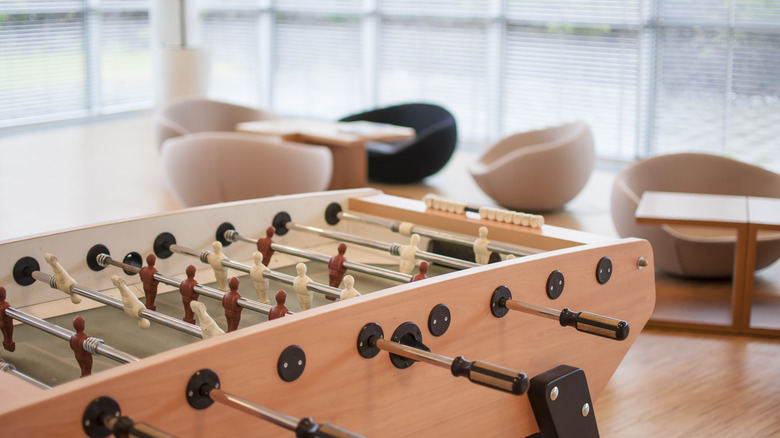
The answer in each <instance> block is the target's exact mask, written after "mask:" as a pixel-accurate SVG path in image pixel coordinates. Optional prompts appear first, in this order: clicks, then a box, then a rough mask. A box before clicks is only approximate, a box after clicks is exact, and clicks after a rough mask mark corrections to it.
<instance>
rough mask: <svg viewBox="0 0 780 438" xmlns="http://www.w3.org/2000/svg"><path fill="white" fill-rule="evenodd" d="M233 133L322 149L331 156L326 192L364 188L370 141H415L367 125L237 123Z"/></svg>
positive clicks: (404, 133) (397, 130) (396, 130)
mask: <svg viewBox="0 0 780 438" xmlns="http://www.w3.org/2000/svg"><path fill="white" fill-rule="evenodd" d="M236 131H239V132H246V133H250V134H262V135H273V136H278V137H281V138H282V139H284V140H287V141H294V142H298V143H308V144H316V145H323V146H327V147H328V148H330V150H331V152H332V153H333V178H332V179H331V184H330V187H329V189H331V190H333V189H347V188H358V187H365V186H366V184H367V182H368V155H367V153H366V148H365V144H366V142H369V141H399V140H406V139H410V138H414V136H415V131H414V129H412V128H407V127H404V126H395V125H388V124H384V123H373V122H366V121H356V122H329V121H321V120H307V119H276V120H262V121H256V122H244V123H239V124H238V125H237V126H236Z"/></svg>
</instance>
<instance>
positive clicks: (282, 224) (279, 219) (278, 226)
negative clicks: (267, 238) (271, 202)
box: [272, 211, 292, 236]
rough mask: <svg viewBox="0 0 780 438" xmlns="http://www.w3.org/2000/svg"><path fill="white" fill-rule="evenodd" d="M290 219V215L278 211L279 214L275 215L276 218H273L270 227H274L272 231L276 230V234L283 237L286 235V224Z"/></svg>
mask: <svg viewBox="0 0 780 438" xmlns="http://www.w3.org/2000/svg"><path fill="white" fill-rule="evenodd" d="M291 220H292V219H291V218H290V215H289V214H287V212H286V211H280V212H279V213H276V216H274V221H273V223H272V225H273V226H274V230H276V234H278V235H280V236H284V235H285V234H287V232H288V231H290V230H288V229H287V223H288V222H290V221H291Z"/></svg>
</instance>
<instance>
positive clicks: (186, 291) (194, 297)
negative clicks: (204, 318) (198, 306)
mask: <svg viewBox="0 0 780 438" xmlns="http://www.w3.org/2000/svg"><path fill="white" fill-rule="evenodd" d="M184 272H186V273H187V278H186V279H184V280H182V282H181V284H179V292H180V293H181V302H182V303H183V304H184V318H182V320H183V321H184V322H188V323H190V324H195V313H194V312H193V311H192V308H191V307H190V302H191V301H198V297H199V295H198V293H197V292H195V286H197V285H198V282H197V281H196V280H195V266H192V265H189V266H187V269H186V270H185V271H184Z"/></svg>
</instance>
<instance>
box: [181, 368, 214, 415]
mask: <svg viewBox="0 0 780 438" xmlns="http://www.w3.org/2000/svg"><path fill="white" fill-rule="evenodd" d="M215 388H216V389H219V376H217V373H215V372H214V371H211V370H209V369H202V370H200V371H198V372H197V373H195V374H193V375H192V377H190V381H189V382H187V389H186V392H185V395H186V396H187V403H189V404H190V406H192V407H193V408H195V409H206V408H207V407H209V406H211V405H212V404H213V403H214V400H212V399H211V397H209V392H210V391H211V390H212V389H215Z"/></svg>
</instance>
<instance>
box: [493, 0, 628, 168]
mask: <svg viewBox="0 0 780 438" xmlns="http://www.w3.org/2000/svg"><path fill="white" fill-rule="evenodd" d="M562 3H565V5H563V4H562ZM572 3H575V2H553V3H552V4H548V3H546V2H542V3H535V2H530V3H529V2H513V1H510V2H509V3H508V8H509V10H510V11H511V12H512V13H513V14H517V15H518V16H523V17H525V18H527V20H528V21H526V20H522V21H519V22H510V23H509V24H508V25H507V28H506V43H505V45H504V51H505V52H504V62H505V68H504V89H505V92H504V100H503V102H502V103H503V108H504V113H503V114H504V116H503V120H502V128H503V132H502V133H501V134H502V135H509V134H512V133H516V132H523V131H527V130H532V129H540V128H543V127H547V126H552V125H556V124H559V123H563V122H567V121H572V120H578V119H581V120H584V121H586V122H587V123H588V124H589V125H590V127H591V130H592V131H593V133H594V137H595V141H596V149H597V153H598V155H599V156H601V157H606V158H613V159H632V158H633V157H634V156H635V153H636V152H635V150H636V145H637V144H638V136H637V132H638V129H637V128H638V123H639V121H640V119H639V117H640V112H639V101H638V98H639V93H638V90H639V85H640V84H639V80H640V62H641V47H642V44H641V41H642V38H641V33H640V30H639V27H637V26H634V25H633V24H634V23H636V22H638V20H639V18H640V16H641V13H640V8H639V5H638V3H637V2H627V3H629V4H623V2H618V3H621V4H617V3H612V4H611V6H612V7H604V3H609V2H576V4H572ZM556 6H557V7H564V10H563V11H560V12H559V13H558V14H557V15H556V11H555V9H554V8H555V7H556ZM599 13H603V15H599ZM551 19H557V20H562V19H570V20H572V21H571V22H569V23H566V22H561V21H556V22H552V21H547V22H545V21H544V20H551ZM536 20H540V21H539V22H537V21H536ZM588 22H598V23H600V24H598V25H591V24H585V23H588ZM609 23H612V24H609Z"/></svg>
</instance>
